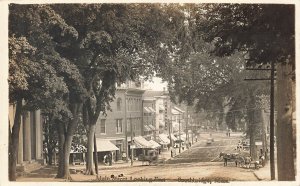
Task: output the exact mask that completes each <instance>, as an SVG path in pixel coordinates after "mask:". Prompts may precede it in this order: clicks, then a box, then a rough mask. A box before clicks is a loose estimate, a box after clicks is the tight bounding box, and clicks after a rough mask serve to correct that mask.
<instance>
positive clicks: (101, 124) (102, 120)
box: [100, 119, 106, 134]
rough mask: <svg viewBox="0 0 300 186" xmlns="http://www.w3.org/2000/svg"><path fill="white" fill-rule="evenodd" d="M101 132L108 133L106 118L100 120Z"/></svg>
mask: <svg viewBox="0 0 300 186" xmlns="http://www.w3.org/2000/svg"><path fill="white" fill-rule="evenodd" d="M100 133H101V134H105V133H106V126H105V119H101V121H100Z"/></svg>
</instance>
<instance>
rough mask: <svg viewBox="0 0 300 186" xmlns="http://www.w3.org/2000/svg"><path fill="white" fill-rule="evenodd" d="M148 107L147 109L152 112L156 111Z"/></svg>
mask: <svg viewBox="0 0 300 186" xmlns="http://www.w3.org/2000/svg"><path fill="white" fill-rule="evenodd" d="M148 109H149V110H150V111H151V112H152V113H155V112H156V111H155V110H154V109H153V108H152V107H148Z"/></svg>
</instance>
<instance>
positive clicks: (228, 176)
mask: <svg viewBox="0 0 300 186" xmlns="http://www.w3.org/2000/svg"><path fill="white" fill-rule="evenodd" d="M202 136H203V137H200V138H199V141H198V142H195V143H194V144H193V146H192V147H191V148H190V149H188V150H185V151H184V152H182V153H181V154H178V155H177V156H175V157H174V158H171V157H170V155H169V156H168V155H167V154H166V153H170V152H165V153H164V154H165V155H161V158H163V157H165V158H166V157H167V156H168V160H167V161H166V162H165V163H158V164H157V165H150V166H149V165H147V163H145V164H144V165H142V164H141V163H140V162H134V164H135V165H134V166H133V167H131V166H130V165H129V164H124V165H121V164H119V165H117V164H116V165H114V166H112V167H107V166H100V167H99V172H100V174H99V178H98V179H99V180H98V181H118V180H119V181H126V180H127V181H130V180H139V181H147V180H148V181H151V180H152V181H159V180H163V181H182V182H198V181H257V180H258V178H257V177H256V176H255V175H254V172H255V171H259V170H254V169H253V167H252V168H250V169H247V168H241V167H236V166H235V163H234V162H229V163H228V166H227V167H224V166H223V160H222V158H219V153H220V152H237V151H236V150H235V148H236V144H237V143H238V141H239V140H241V139H242V137H241V133H236V134H234V135H233V136H232V137H230V138H228V137H226V136H225V134H224V133H213V136H214V138H215V141H214V143H213V144H211V145H207V144H206V139H207V138H208V137H209V134H208V133H206V134H202ZM72 169H75V170H77V173H76V174H73V175H72V177H73V178H74V181H79V180H90V181H91V180H93V181H97V180H96V178H95V176H89V177H85V176H84V174H83V172H84V168H83V167H81V168H80V167H78V166H73V167H72ZM46 172H47V171H46ZM48 173H51V171H50V170H48ZM53 173H54V171H53V170H52V178H51V177H50V178H48V180H52V179H53V177H54V174H53ZM121 174H122V175H123V176H121V177H119V175H121ZM112 175H114V176H115V177H114V178H112V177H111V176H112ZM194 175H197V176H194ZM31 176H32V177H31ZM34 177H35V179H36V180H42V175H40V178H38V176H34V174H32V175H28V176H25V177H24V178H21V179H20V180H19V181H26V180H29V179H30V178H31V179H34ZM35 179H34V180H35ZM189 179H191V180H190V181H189ZM192 179H194V181H193V180H192ZM46 180H47V179H45V180H44V181H46Z"/></svg>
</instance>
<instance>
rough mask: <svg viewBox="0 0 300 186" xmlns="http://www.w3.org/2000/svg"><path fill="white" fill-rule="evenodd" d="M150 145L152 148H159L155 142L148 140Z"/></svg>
mask: <svg viewBox="0 0 300 186" xmlns="http://www.w3.org/2000/svg"><path fill="white" fill-rule="evenodd" d="M149 142H150V143H151V144H152V148H159V147H160V144H158V143H157V142H156V141H153V140H150V141H149Z"/></svg>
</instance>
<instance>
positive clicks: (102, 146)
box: [96, 138, 120, 152]
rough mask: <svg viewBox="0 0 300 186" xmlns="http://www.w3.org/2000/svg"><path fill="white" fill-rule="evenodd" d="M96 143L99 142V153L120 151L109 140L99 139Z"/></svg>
mask: <svg viewBox="0 0 300 186" xmlns="http://www.w3.org/2000/svg"><path fill="white" fill-rule="evenodd" d="M96 142H97V152H104V151H114V150H120V149H119V148H118V147H116V146H115V145H114V144H113V143H112V142H110V141H109V140H105V139H100V138H97V139H96Z"/></svg>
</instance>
